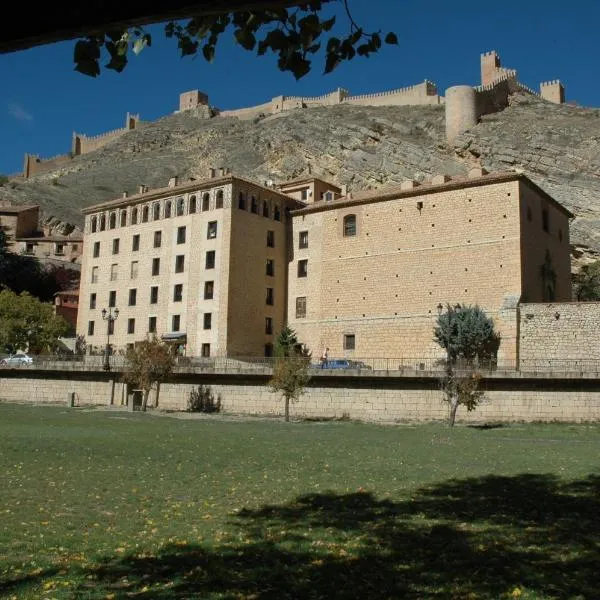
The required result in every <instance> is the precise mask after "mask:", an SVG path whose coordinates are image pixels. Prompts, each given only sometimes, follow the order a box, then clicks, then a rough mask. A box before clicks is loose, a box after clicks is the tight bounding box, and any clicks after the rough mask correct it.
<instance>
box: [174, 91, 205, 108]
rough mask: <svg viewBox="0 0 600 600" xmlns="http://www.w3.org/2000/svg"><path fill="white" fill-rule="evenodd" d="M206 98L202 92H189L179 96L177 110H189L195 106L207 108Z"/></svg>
mask: <svg viewBox="0 0 600 600" xmlns="http://www.w3.org/2000/svg"><path fill="white" fill-rule="evenodd" d="M207 105H208V96H207V95H206V94H205V93H204V92H200V91H198V90H190V91H189V92H183V94H179V110H180V111H182V110H190V109H191V108H196V107H197V106H207Z"/></svg>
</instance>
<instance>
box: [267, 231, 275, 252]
mask: <svg viewBox="0 0 600 600" xmlns="http://www.w3.org/2000/svg"><path fill="white" fill-rule="evenodd" d="M267 248H275V232H274V231H270V230H269V231H267Z"/></svg>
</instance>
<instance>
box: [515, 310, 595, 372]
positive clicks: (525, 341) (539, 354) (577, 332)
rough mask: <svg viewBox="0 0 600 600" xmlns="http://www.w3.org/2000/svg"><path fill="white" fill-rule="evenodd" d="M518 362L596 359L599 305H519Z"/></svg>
mask: <svg viewBox="0 0 600 600" xmlns="http://www.w3.org/2000/svg"><path fill="white" fill-rule="evenodd" d="M519 358H520V361H521V363H522V364H523V363H527V362H531V361H536V362H539V361H541V360H549V361H564V360H581V361H584V363H582V364H585V361H586V360H589V361H599V360H600V302H572V303H568V302H555V303H547V304H523V305H521V308H520V357H519Z"/></svg>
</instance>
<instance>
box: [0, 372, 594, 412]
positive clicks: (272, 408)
mask: <svg viewBox="0 0 600 600" xmlns="http://www.w3.org/2000/svg"><path fill="white" fill-rule="evenodd" d="M323 379H329V378H323ZM344 379H345V380H344V381H340V380H337V381H336V378H331V380H330V381H323V380H317V379H314V380H313V382H312V383H311V385H310V386H309V387H308V388H307V392H306V394H305V395H304V396H302V398H301V400H300V401H299V402H295V403H292V406H291V414H292V416H293V417H312V418H340V417H349V418H351V419H359V420H364V421H372V422H402V421H414V422H425V421H436V420H444V419H446V418H447V416H448V410H447V406H446V405H445V404H444V403H443V402H442V392H441V391H440V390H439V385H438V382H437V380H436V379H430V380H427V379H423V380H418V379H410V378H407V379H404V380H402V379H401V380H397V379H396V380H393V379H390V380H383V379H382V380H379V381H378V382H377V384H376V385H374V384H373V383H372V382H370V383H369V382H366V381H365V380H364V379H361V378H351V377H350V378H344ZM265 383H266V382H265V380H264V379H258V380H257V379H254V380H245V381H244V380H239V379H235V378H223V377H217V378H215V377H210V376H205V377H199V376H195V377H194V379H193V380H192V381H190V379H189V378H187V379H180V380H179V381H177V382H172V383H163V384H162V385H161V388H160V393H159V395H158V407H159V408H161V409H170V410H185V409H186V406H187V400H188V398H189V394H190V391H191V390H192V389H194V388H195V387H196V386H197V385H199V384H204V385H205V386H208V387H209V388H210V390H211V392H212V394H213V396H214V398H215V400H217V399H220V400H221V403H222V410H223V412H224V413H230V414H231V413H234V414H246V415H271V416H276V415H282V414H283V401H282V400H281V398H280V397H279V396H277V395H275V394H273V393H272V392H270V391H269V389H268V388H267V386H266V385H265ZM486 385H487V387H488V389H487V391H486V396H485V400H484V402H483V403H482V405H481V406H480V407H478V408H477V410H476V411H474V412H471V413H468V412H466V411H465V410H463V409H460V410H459V412H458V419H457V420H458V421H459V422H465V423H485V422H493V421H501V422H515V421H516V422H519V421H544V422H554V421H556V422H590V421H598V420H599V419H600V385H599V384H598V383H597V381H595V380H589V381H585V382H584V384H582V383H581V382H580V381H577V380H572V381H565V380H545V379H536V380H534V381H527V380H519V379H515V380H510V379H508V380H501V381H492V380H488V381H487V382H486ZM73 392H74V393H75V404H76V405H78V406H85V405H111V404H112V405H114V406H123V405H125V404H127V393H126V389H125V385H124V384H123V383H121V382H119V381H118V380H117V379H106V378H104V376H103V375H100V374H99V375H98V377H97V379H93V378H91V377H90V375H89V374H88V375H87V377H86V379H81V378H80V379H74V378H71V379H70V380H69V379H66V378H65V377H64V376H61V375H60V374H55V375H51V374H41V373H37V375H36V377H33V376H32V372H29V374H28V376H22V375H20V374H17V375H14V376H5V377H3V378H2V379H0V401H8V402H32V403H55V404H64V405H67V404H68V401H69V398H70V394H71V393H73ZM149 402H150V404H151V405H155V403H156V393H154V392H153V393H152V395H151V397H150V399H149Z"/></svg>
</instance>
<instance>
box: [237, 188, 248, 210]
mask: <svg viewBox="0 0 600 600" xmlns="http://www.w3.org/2000/svg"><path fill="white" fill-rule="evenodd" d="M238 208H239V209H241V210H246V197H245V196H244V192H240V195H239V196H238Z"/></svg>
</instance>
